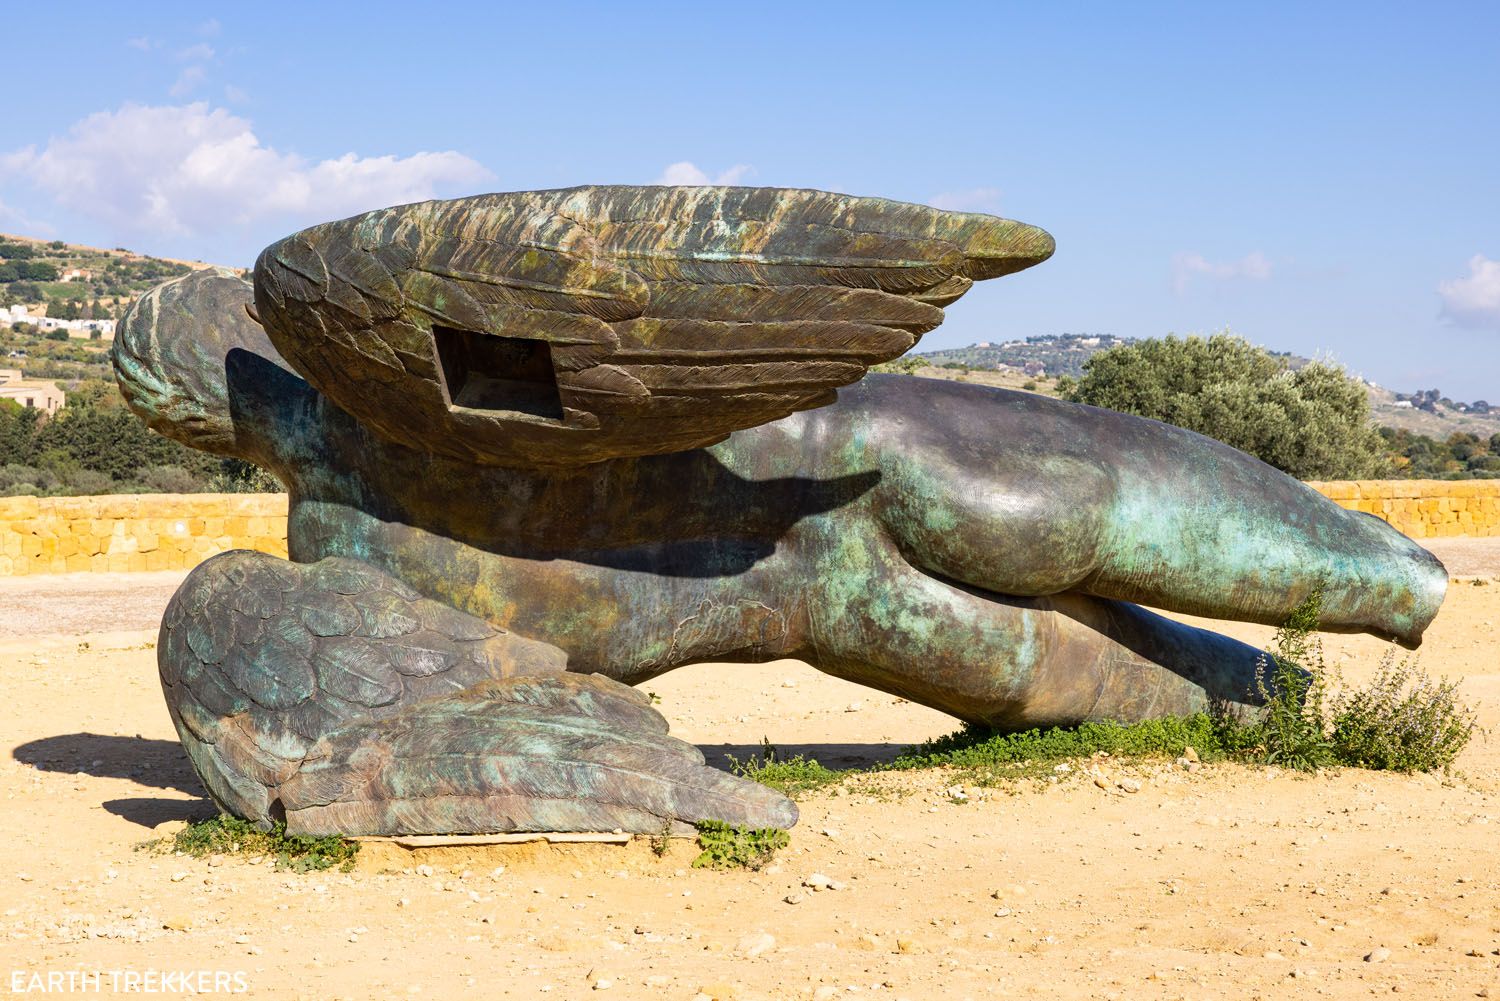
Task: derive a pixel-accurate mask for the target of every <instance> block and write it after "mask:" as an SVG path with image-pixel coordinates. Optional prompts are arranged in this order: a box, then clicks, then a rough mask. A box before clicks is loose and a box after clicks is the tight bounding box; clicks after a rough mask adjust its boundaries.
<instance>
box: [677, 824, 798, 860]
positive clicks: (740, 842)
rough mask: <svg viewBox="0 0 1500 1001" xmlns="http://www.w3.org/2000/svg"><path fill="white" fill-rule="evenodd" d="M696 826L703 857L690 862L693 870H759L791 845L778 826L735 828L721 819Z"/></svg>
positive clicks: (786, 834)
mask: <svg viewBox="0 0 1500 1001" xmlns="http://www.w3.org/2000/svg"><path fill="white" fill-rule="evenodd" d="M696 826H697V828H698V846H699V847H700V848H702V849H703V854H701V855H699V856H698V857H697V858H696V859H694V860H693V868H694V869H759V868H760V867H761V866H763V865H765V864H766V863H767V862H769V861H771V858H772V857H773V856H774V855H775V854H776V852H777V851H779V850H780V849H782V848H785V847H786V846H787V845H789V844H791V842H792V838H791V835H790V834H788V833H787V832H786V831H783V830H781V829H780V828H777V827H757V828H750V827H735V826H731V825H729V824H726V823H724V822H723V821H720V820H704V821H700V822H699V823H698V824H697V825H696Z"/></svg>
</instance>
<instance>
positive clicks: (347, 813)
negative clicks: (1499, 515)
mask: <svg viewBox="0 0 1500 1001" xmlns="http://www.w3.org/2000/svg"><path fill="white" fill-rule="evenodd" d="M1052 246H1053V245H1052V239H1051V237H1049V236H1048V235H1047V234H1046V233H1044V232H1042V231H1041V230H1039V229H1036V228H1034V227H1030V226H1025V225H1022V224H1020V223H1016V222H1012V221H1009V220H1005V219H998V218H994V217H991V216H985V215H977V214H970V213H959V212H946V211H940V210H938V209H933V208H928V207H925V206H920V205H907V204H901V203H897V202H890V201H885V200H883V199H876V198H855V197H850V196H845V195H836V194H829V193H825V192H816V191H798V190H780V189H767V188H708V187H705V188H656V187H588V188H574V189H569V190H560V191H539V192H518V193H511V194H495V195H481V196H476V197H472V198H463V199H458V200H456V201H447V202H424V203H421V204H416V205H406V206H400V207H396V208H390V209H382V210H379V211H376V212H370V213H368V214H365V215H362V216H357V217H355V218H352V219H346V220H344V221H342V222H334V223H328V224H325V225H321V226H315V227H313V228H311V229H308V230H305V231H303V232H301V233H298V234H296V235H294V236H290V237H288V238H286V239H284V240H282V241H280V242H279V243H276V244H274V245H273V246H271V247H270V248H268V249H267V250H266V251H265V252H264V253H263V254H262V255H261V256H260V259H259V260H258V261H257V262H256V266H255V274H254V282H253V285H252V284H251V283H249V282H246V281H244V280H242V279H240V278H239V277H236V276H234V275H233V274H231V273H228V272H224V271H215V270H204V271H199V272H196V273H194V274H192V275H189V276H187V277H184V278H180V279H177V280H175V281H172V282H168V283H166V284H165V285H162V286H160V287H158V288H156V289H154V290H153V291H152V292H150V293H149V294H147V295H146V296H144V297H143V298H142V299H141V300H140V301H139V302H137V303H136V304H135V305H134V306H133V307H132V309H131V310H130V312H129V314H128V315H127V316H126V317H125V319H124V321H123V322H122V324H121V329H120V332H119V335H118V337H117V339H116V341H115V347H114V362H115V368H116V373H117V376H118V379H119V382H120V386H121V388H122V390H123V391H124V393H125V397H126V399H127V400H128V401H129V403H130V405H131V407H132V408H133V409H134V410H135V411H136V413H137V414H139V415H140V416H141V417H142V418H143V419H144V420H145V421H146V422H147V423H148V424H149V425H150V426H151V427H153V428H155V429H156V430H158V431H160V432H161V433H163V434H165V435H168V436H170V437H172V438H175V439H177V440H179V441H182V442H185V443H186V444H188V445H191V446H193V447H195V448H200V449H204V450H207V451H209V452H213V453H217V454H220V455H225V456H235V457H239V458H242V459H246V460H249V461H251V462H254V463H258V464H259V465H261V466H264V467H265V468H267V469H269V470H271V471H272V472H274V473H275V474H276V476H277V477H279V478H280V479H281V480H282V482H283V483H285V484H286V485H287V488H288V490H289V491H290V504H291V508H290V518H289V522H288V545H289V549H290V553H291V557H292V561H291V562H287V561H284V560H280V559H276V558H273V557H271V556H267V555H265V554H261V553H254V552H245V551H236V552H229V553H224V554H222V555H220V556H217V557H214V558H213V559H211V560H209V561H207V562H206V563H204V564H203V565H202V566H200V567H198V569H196V570H195V571H193V573H192V574H191V575H190V576H189V577H188V579H187V581H186V582H185V583H184V584H183V585H182V588H181V590H179V591H178V593H177V595H176V596H175V597H174V598H173V599H172V602H171V604H170V605H169V607H168V609H167V612H166V615H165V618H164V620H163V623H162V633H161V642H160V644H159V647H158V651H159V653H158V655H159V658H160V667H161V680H162V686H163V689H164V691H165V693H166V697H167V703H168V706H169V708H170V710H171V714H172V718H173V721H174V722H175V724H176V726H177V731H178V733H179V734H180V736H181V738H182V742H183V745H184V746H185V747H186V749H187V751H188V754H189V756H190V757H191V759H192V762H193V765H194V767H195V768H196V769H197V772H198V775H199V776H200V777H201V778H202V780H203V782H204V785H205V786H206V787H207V789H208V791H209V794H210V795H211V796H212V797H213V799H214V801H215V802H216V803H217V804H218V805H219V806H220V807H221V808H223V809H225V810H227V811H229V812H231V813H234V814H236V815H238V816H241V817H245V818H247V819H249V820H252V821H255V822H257V823H259V824H269V823H271V822H273V821H275V820H281V819H284V820H285V821H286V824H287V827H288V829H289V830H291V831H293V832H299V833H308V834H328V833H340V834H350V835H356V834H392V835H394V834H447V833H489V832H505V831H528V830H531V831H535V830H542V831H567V830H580V831H599V830H604V831H607V830H613V829H617V828H618V829H623V830H626V831H633V832H642V833H647V832H649V833H656V832H659V831H661V830H662V829H663V826H664V825H670V826H673V827H675V828H677V829H681V828H682V826H683V825H684V824H686V823H691V822H694V821H698V820H703V819H719V820H725V821H728V822H731V823H737V824H751V825H755V826H772V827H788V826H790V825H791V824H793V823H794V822H795V821H796V808H795V807H794V806H793V805H792V804H791V803H790V802H789V801H788V800H786V799H784V798H783V797H782V796H780V795H779V794H777V793H775V792H773V791H772V790H770V789H767V788H764V787H762V786H759V785H756V784H754V783H752V782H749V781H746V780H743V779H740V778H737V777H735V776H732V775H729V774H727V773H724V772H722V771H719V770H717V769H713V768H710V767H707V766H706V765H705V764H704V761H703V757H702V755H701V754H700V753H699V752H698V750H697V749H696V748H695V747H693V746H692V745H690V744H687V743H684V742H682V741H679V740H677V739H675V738H673V737H671V736H669V735H668V733H667V724H666V721H665V720H664V719H663V718H662V717H661V716H660V715H659V714H658V713H657V712H656V711H654V710H653V709H652V708H651V706H650V704H649V701H648V699H647V698H646V697H645V696H644V695H642V694H641V693H639V692H638V691H636V690H635V689H633V688H631V687H629V686H631V685H635V684H638V683H639V682H642V681H645V680H646V679H648V678H651V677H654V676H656V675H659V674H661V673H663V672H665V671H669V670H671V669H673V668H675V667H679V666H681V665H683V664H689V663H695V662H705V661H714V662H744V663H749V662H759V661H767V660H772V659H776V658H782V657H796V658H801V659H802V660H805V661H807V662H808V663H810V664H812V665H814V666H815V667H818V668H820V669H821V670H823V671H826V672H828V673H830V674H833V675H836V676H838V677H841V678H847V679H849V680H851V681H856V682H859V683H861V684H864V685H869V686H871V687H873V688H877V689H880V690H882V691H886V692H890V693H894V694H896V695H899V696H902V697H904V698H907V699H910V700H912V701H914V702H919V703H922V704H924V705H928V706H933V707H935V708H938V709H941V710H943V711H945V712H948V713H951V714H953V715H954V716H957V717H959V718H961V719H964V720H971V721H975V722H982V723H988V724H994V725H998V726H1005V727H1023V726H1032V725H1043V724H1062V723H1072V722H1077V721H1081V720H1089V719H1115V720H1122V721H1131V720H1138V719H1142V718H1146V717H1151V716H1157V715H1164V714H1169V713H1186V712H1191V711H1194V710H1197V709H1200V708H1202V707H1204V706H1205V704H1206V703H1207V702H1208V700H1210V699H1215V698H1218V699H1227V700H1230V701H1238V702H1245V701H1249V700H1251V699H1252V695H1251V691H1252V688H1253V680H1254V677H1255V666H1256V661H1257V657H1258V654H1257V651H1255V650H1254V649H1251V648H1250V647H1248V646H1246V645H1244V644H1241V643H1239V642H1236V641H1234V640H1230V639H1227V638H1225V637H1222V636H1219V635H1217V634H1214V633H1212V632H1208V631H1205V630H1201V629H1195V628H1191V627H1189V626H1185V625H1181V624H1178V623H1175V622H1173V621H1170V620H1168V619H1166V618H1163V617H1161V616H1159V615H1157V614H1155V613H1153V612H1150V611H1147V610H1145V609H1144V608H1142V607H1140V606H1141V605H1150V606H1154V607H1156V608H1162V609H1167V610H1172V611H1177V612H1186V613H1191V614H1195V615H1204V616H1212V617H1217V618H1226V619H1239V620H1245V621H1252V622H1262V623H1279V622H1280V621H1281V620H1282V619H1284V618H1285V617H1286V615H1287V614H1288V613H1289V612H1290V611H1291V610H1292V609H1293V608H1295V607H1296V606H1297V605H1298V604H1299V603H1300V602H1302V601H1303V600H1304V599H1305V598H1306V597H1307V596H1308V594H1309V593H1310V592H1311V591H1312V590H1313V588H1315V587H1318V586H1321V587H1322V589H1323V598H1322V603H1323V604H1322V607H1323V617H1324V618H1323V626H1324V628H1327V629H1334V630H1347V631H1367V632H1371V633H1375V634H1378V635H1381V636H1385V637H1389V638H1394V639H1397V640H1400V641H1402V642H1404V643H1406V644H1407V645H1415V644H1416V643H1417V642H1418V641H1419V639H1420V637H1421V634H1422V631H1423V629H1424V628H1425V627H1426V626H1427V624H1428V623H1429V622H1430V621H1431V620H1432V618H1433V616H1434V615H1436V614H1437V610H1438V606H1439V604H1440V603H1441V601H1442V597H1443V593H1444V589H1445V587H1446V583H1447V576H1446V574H1445V572H1444V571H1443V568H1442V566H1441V564H1439V563H1438V562H1437V561H1436V560H1435V559H1434V558H1433V557H1431V556H1430V555H1428V554H1427V553H1426V552H1425V551H1424V550H1422V549H1421V548H1419V547H1418V546H1416V545H1415V544H1414V543H1412V542H1411V541H1409V540H1408V539H1406V538H1405V537H1404V536H1402V535H1401V534H1400V533H1398V532H1396V531H1395V530H1394V529H1392V528H1390V527H1389V526H1387V525H1386V524H1384V523H1383V522H1380V521H1378V520H1377V519H1374V518H1371V517H1368V516H1365V515H1360V514H1353V513H1349V512H1346V511H1344V510H1342V509H1340V508H1339V507H1337V506H1336V505H1334V504H1333V503H1331V502H1329V501H1327V500H1325V499H1324V498H1323V497H1321V496H1319V495H1318V494H1317V493H1315V492H1314V491H1312V490H1311V489H1310V488H1308V487H1306V486H1304V485H1303V484H1301V483H1298V482H1297V481H1295V480H1293V479H1291V478H1289V477H1287V476H1284V475H1282V474H1281V473H1279V472H1277V471H1276V470H1274V469H1272V468H1270V467H1268V466H1266V465H1264V464H1262V463H1260V462H1259V461H1257V460H1255V459H1252V458H1250V457H1249V456H1246V455H1244V454H1242V453H1240V452H1237V451H1235V450H1234V449H1231V448H1229V447H1227V446H1225V445H1221V444H1219V443H1217V442H1215V441H1212V440H1210V439H1207V438H1204V437H1201V436H1199V435H1196V434H1192V433H1190V432H1187V431H1183V430H1180V429H1177V428H1173V427H1169V426H1166V425H1163V424H1159V423H1156V422H1154V421H1148V420H1142V419H1139V418H1135V417H1128V416H1124V415H1121V414H1116V413H1111V412H1108V411H1103V410H1097V409H1093V408H1090V407H1084V406H1077V405H1073V404H1068V403H1062V402H1058V401H1056V400H1052V399H1048V398H1045V397H1042V396H1038V395H1033V394H1027V393H1015V392H1006V391H1003V390H998V389H990V388H985V387H979V386H972V385H963V384H957V383H951V382H939V381H929V380H921V379H913V378H910V377H904V376H883V375H871V376H868V377H864V376H865V372H866V370H867V369H868V368H869V366H871V365H873V364H875V363H877V362H880V361H883V360H887V359H890V358H894V357H896V356H898V355H900V354H902V353H903V352H905V351H906V350H907V349H909V348H910V347H911V346H912V345H913V344H914V343H915V341H916V340H917V338H918V337H919V336H920V335H921V334H922V333H924V332H926V331H928V330H931V329H932V328H934V327H936V326H937V325H938V324H939V323H940V322H941V321H942V318H943V311H942V310H943V307H945V306H947V305H948V304H950V303H952V302H953V301H954V300H956V299H958V298H959V297H960V296H961V295H963V294H964V292H966V291H967V290H968V289H969V287H970V286H971V285H972V284H973V283H974V282H975V281H979V280H982V279H986V278H994V277H997V276H1000V275H1006V274H1010V273H1011V272H1015V271H1020V270H1021V269H1023V268H1028V267H1030V266H1032V265H1033V264H1037V263H1039V262H1041V261H1043V260H1045V259H1046V258H1047V257H1048V256H1050V255H1051V253H1052ZM840 387H848V388H845V389H843V390H842V392H836V390H838V389H839V388H840Z"/></svg>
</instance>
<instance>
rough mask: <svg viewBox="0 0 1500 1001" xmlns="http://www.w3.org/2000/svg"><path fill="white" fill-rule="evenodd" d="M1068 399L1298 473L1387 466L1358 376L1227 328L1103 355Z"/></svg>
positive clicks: (1353, 475)
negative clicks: (1291, 357)
mask: <svg viewBox="0 0 1500 1001" xmlns="http://www.w3.org/2000/svg"><path fill="white" fill-rule="evenodd" d="M1067 398H1068V399H1070V400H1073V401H1075V402H1077V403H1087V404H1090V405H1092V406H1096V407H1105V408H1108V409H1110V410H1119V411H1121V412H1123V413H1129V414H1138V415H1140V416H1142V417H1150V418H1152V419H1154V420H1159V421H1164V422H1166V423H1168V424H1175V425H1177V426H1178V427H1183V428H1187V429H1188V430H1189V431H1196V432H1198V433H1199V434H1204V435H1207V436H1209V437H1210V438H1217V439H1218V440H1219V441H1222V442H1224V443H1225V444H1228V445H1232V446H1234V447H1235V448H1238V449H1240V450H1241V451H1244V452H1248V453H1250V454H1251V455H1253V456H1256V457H1257V458H1259V459H1260V460H1262V461H1263V462H1266V463H1269V464H1270V465H1272V466H1275V467H1276V468H1277V469H1280V470H1282V471H1284V472H1286V473H1289V474H1291V475H1292V476H1296V477H1299V478H1301V479H1309V480H1312V479H1330V480H1332V479H1358V478H1360V477H1365V476H1371V475H1378V474H1379V473H1381V472H1382V471H1383V470H1384V468H1385V464H1386V463H1385V459H1384V453H1385V448H1384V441H1383V439H1382V438H1381V436H1380V433H1379V432H1378V431H1376V430H1375V428H1374V427H1372V426H1371V424H1370V403H1369V396H1368V394H1367V393H1366V391H1365V387H1364V386H1363V385H1362V384H1361V383H1360V382H1359V380H1357V379H1354V378H1351V377H1350V376H1349V375H1348V374H1347V373H1346V372H1345V371H1344V370H1343V369H1342V368H1340V367H1339V366H1336V365H1332V364H1329V363H1326V362H1311V363H1310V364H1307V365H1304V366H1303V367H1302V368H1300V369H1296V370H1293V369H1292V368H1291V367H1290V366H1289V365H1288V363H1287V360H1286V358H1284V357H1279V356H1277V355H1274V354H1272V353H1271V352H1269V351H1267V350H1266V349H1265V348H1261V347H1256V346H1255V345H1253V344H1251V343H1250V342H1248V341H1246V340H1245V339H1244V338H1241V337H1236V336H1234V335H1232V334H1230V333H1228V332H1225V333H1221V334H1215V335H1213V336H1212V337H1207V338H1204V337H1197V336H1191V337H1185V338H1179V337H1175V336H1168V337H1165V338H1161V339H1151V340H1145V341H1137V342H1135V343H1134V344H1127V345H1122V346H1119V347H1114V348H1110V349H1108V350H1106V351H1101V352H1099V353H1098V354H1096V355H1094V356H1093V357H1092V358H1090V359H1089V360H1088V361H1087V362H1085V363H1084V374H1083V378H1082V379H1080V380H1079V382H1078V384H1077V386H1075V387H1074V388H1073V389H1072V390H1071V391H1070V392H1069V393H1068V394H1067Z"/></svg>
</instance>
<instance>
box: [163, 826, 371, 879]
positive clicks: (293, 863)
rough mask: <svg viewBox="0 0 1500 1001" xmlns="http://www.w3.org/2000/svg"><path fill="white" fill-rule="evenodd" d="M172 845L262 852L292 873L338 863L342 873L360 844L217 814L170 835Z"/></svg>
mask: <svg viewBox="0 0 1500 1001" xmlns="http://www.w3.org/2000/svg"><path fill="white" fill-rule="evenodd" d="M171 846H172V848H173V849H175V850H176V851H179V852H182V853H183V854H184V855H191V856H193V857H194V858H202V857H203V856H205V855H264V856H267V857H269V858H272V859H275V862H276V868H278V869H290V870H291V871H292V872H318V871H321V870H324V869H331V868H333V867H334V866H338V867H339V869H340V870H341V871H343V872H348V871H349V870H350V869H352V868H353V867H354V856H355V855H356V854H358V852H359V843H358V842H355V841H349V840H346V839H345V838H341V837H339V836H338V835H329V836H328V837H322V838H312V837H307V836H305V835H301V834H288V833H286V825H285V824H283V823H278V824H276V825H275V826H274V827H272V828H271V830H269V831H257V830H256V829H255V828H254V827H252V826H251V825H250V823H249V822H248V821H244V820H241V819H239V818H238V817H231V816H229V815H228V814H220V815H219V816H217V817H214V818H212V819H210V820H203V821H199V822H198V823H196V824H189V825H188V827H187V828H186V829H185V830H183V831H179V832H178V833H177V834H176V835H175V836H174V837H173V838H172V842H171Z"/></svg>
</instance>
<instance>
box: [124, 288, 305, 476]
mask: <svg viewBox="0 0 1500 1001" xmlns="http://www.w3.org/2000/svg"><path fill="white" fill-rule="evenodd" d="M252 301H253V290H252V288H251V285H250V283H249V282H247V281H245V280H244V279H243V278H241V277H239V276H238V275H236V274H234V273H233V272H231V271H229V270H227V269H224V268H204V269H202V270H199V271H194V272H193V273H192V274H189V275H184V276H183V277H181V278H174V279H172V280H171V281H168V282H163V283H162V284H160V285H158V286H156V287H155V288H153V289H152V290H151V291H149V292H147V293H146V294H145V295H143V296H141V297H140V298H139V299H137V300H136V301H135V302H134V303H132V304H131V306H130V309H129V310H127V311H126V313H125V315H124V316H123V317H122V318H121V320H120V325H119V330H118V331H117V332H116V334H115V339H114V344H113V346H112V347H111V350H110V359H111V361H112V362H113V363H114V369H115V380H116V381H117V382H118V383H119V386H120V392H121V394H122V395H124V397H125V402H126V403H127V404H129V405H130V409H131V410H133V411H134V412H135V413H136V415H137V416H139V417H140V418H141V420H142V421H144V422H145V423H146V425H147V426H148V427H150V428H151V429H152V430H153V431H157V432H159V433H161V434H164V435H166V436H167V437H169V438H175V439H176V440H178V441H180V442H182V443H183V444H185V445H190V446H192V447H193V448H200V449H203V450H204V451H207V452H214V453H216V454H219V455H233V456H239V457H241V458H258V457H259V456H260V454H261V453H262V452H264V451H265V449H264V447H263V445H264V443H263V442H261V441H259V440H258V439H259V437H260V436H261V435H262V434H263V433H264V431H265V429H263V428H259V427H254V426H251V427H237V426H236V425H235V421H234V408H233V406H232V405H231V402H230V395H231V393H230V387H229V383H228V378H227V375H226V372H225V359H226V358H227V356H228V355H229V354H230V352H232V351H235V350H241V351H245V352H248V353H250V354H253V355H256V356H259V357H260V358H262V359H264V360H265V361H266V362H268V363H269V364H271V365H276V366H280V367H283V368H285V364H284V363H283V362H282V361H281V358H280V356H279V355H277V353H276V349H275V348H273V347H272V346H271V342H270V341H269V340H268V339H267V337H266V335H265V332H264V331H263V330H262V329H261V328H260V325H259V324H257V323H256V322H255V321H254V320H252V319H251V318H250V316H249V315H248V314H247V312H246V307H247V306H249V305H250V303H251V302H252ZM286 377H287V378H288V379H289V380H293V381H295V382H297V383H300V382H301V380H300V379H296V377H295V376H292V375H291V373H290V371H289V370H288V371H287V373H286Z"/></svg>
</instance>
